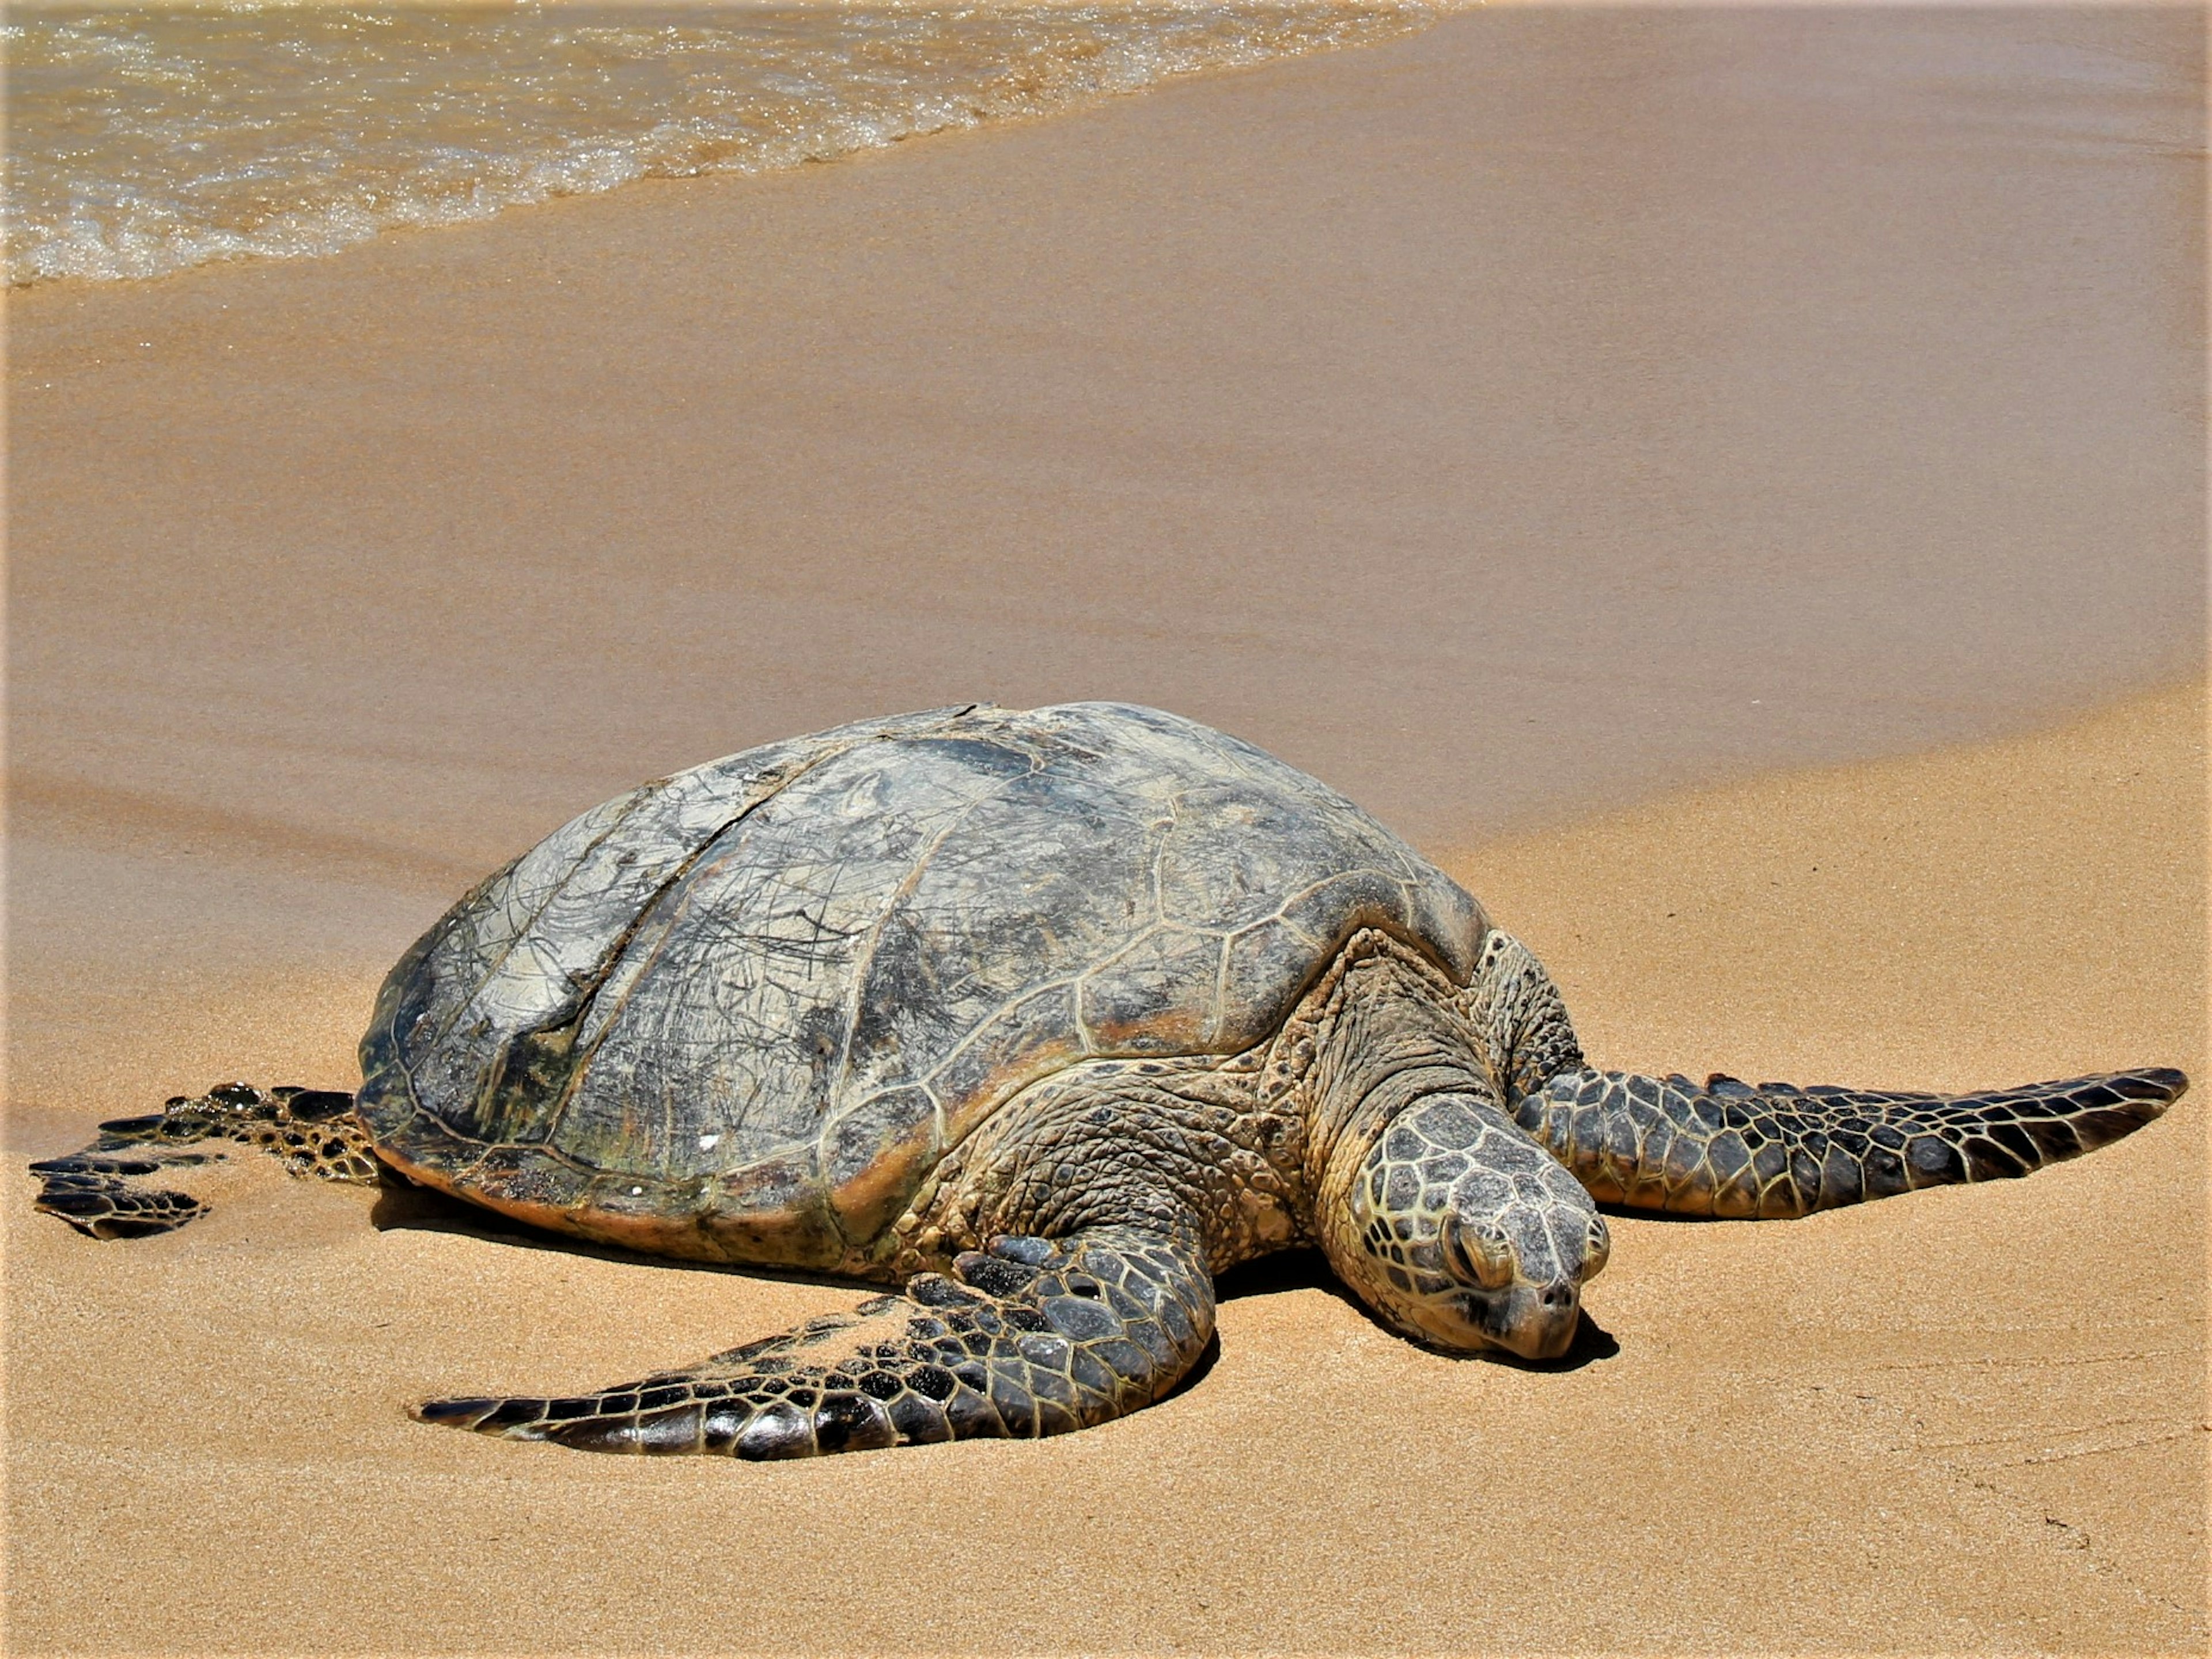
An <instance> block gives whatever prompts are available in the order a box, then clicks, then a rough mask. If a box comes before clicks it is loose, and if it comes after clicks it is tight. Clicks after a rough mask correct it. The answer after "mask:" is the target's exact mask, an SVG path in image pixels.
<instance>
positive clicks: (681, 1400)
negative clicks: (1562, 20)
mask: <svg viewBox="0 0 2212 1659" xmlns="http://www.w3.org/2000/svg"><path fill="white" fill-rule="evenodd" d="M1212 1334H1213V1284H1212V1278H1211V1276H1210V1275H1209V1274H1208V1273H1207V1272H1206V1267H1205V1264H1204V1261H1203V1259H1202V1257H1201V1255H1200V1251H1199V1249H1198V1246H1197V1244H1196V1243H1195V1241H1194V1240H1192V1239H1189V1238H1187V1237H1169V1236H1166V1235H1164V1234H1161V1233H1158V1232H1153V1231H1149V1230H1146V1229H1141V1228H1135V1227H1095V1228H1090V1229H1086V1230H1085V1231H1080V1232H1077V1233H1075V1234H1073V1235H1072V1236H1070V1237H1067V1238H1065V1239H1062V1240H1059V1241H1057V1242H1054V1241H1048V1240H1045V1239H1042V1238H1000V1239H998V1240H995V1241H994V1242H993V1243H992V1245H991V1247H990V1249H988V1250H987V1251H986V1252H977V1251H969V1252H968V1253H967V1254H965V1255H962V1256H960V1257H959V1258H958V1259H957V1261H955V1262H954V1263H953V1269H952V1273H951V1276H950V1277H946V1276H945V1275H942V1274H938V1273H923V1274H921V1275H920V1276H918V1277H916V1278H915V1279H912V1280H911V1281H909V1282H908V1285H907V1288H906V1293H905V1294H904V1295H902V1296H882V1297H874V1298H873V1299H872V1300H870V1301H867V1302H864V1303H862V1304H860V1307H859V1308H858V1309H856V1310H854V1312H852V1313H850V1314H832V1315H828V1316H824V1317H823V1318H820V1319H814V1320H810V1321H808V1322H806V1323H805V1324H804V1325H802V1326H800V1327H799V1328H798V1329H796V1330H793V1331H787V1332H785V1333H783V1334H781V1335H777V1336H771V1337H767V1338H764V1339H763V1340H760V1341H757V1342H749V1343H747V1344H746V1345H744V1346H743V1347H738V1348H732V1349H731V1350H730V1351H729V1352H726V1353H719V1354H716V1355H714V1357H713V1358H710V1359H706V1360H702V1362H701V1363H699V1364H696V1365H692V1366H689V1367H687V1368H685V1369H684V1370H675V1371H665V1372H661V1373H659V1374H658V1375H655V1376H648V1377H644V1378H641V1380H639V1381H637V1382H635V1383H626V1384H623V1385H622V1386H620V1387H617V1388H612V1389H602V1390H600V1391H599V1392H598V1393H596V1394H588V1395H576V1396H574V1397H572V1398H568V1399H507V1400H495V1399H472V1400H440V1401H430V1402H428V1404H425V1405H422V1406H418V1407H416V1408H415V1411H414V1415H415V1416H416V1418H417V1419H420V1420H421V1421H422V1422H425V1423H445V1424H450V1425H453V1427H455V1428H463V1429H474V1430H476V1431H477V1432H479V1433H482V1434H496V1435H502V1436H505V1437H507V1438H509V1439H514V1440H554V1441H558V1442H559V1443H561V1444H562V1445H564V1446H574V1447H577V1448H580V1449H583V1450H586V1451H609V1452H651V1453H682V1452H690V1453H703V1454H710V1455H720V1456H726V1457H743V1458H750V1459H766V1458H783V1457H811V1456H816V1455H820V1454H823V1453H826V1452H837V1451H864V1450H870V1449H874V1448H877V1447H881V1446H900V1445H909V1444H920V1443H927V1442H931V1441H939V1440H971V1439H1006V1438H1013V1439H1030V1438H1034V1437H1037V1436H1040V1435H1047V1434H1064V1433H1066V1432H1067V1431H1069V1430H1072V1429H1082V1428H1088V1427H1090V1426H1091V1425H1093V1424H1097V1423H1103V1422H1105V1421H1107V1420H1108V1419H1112V1418H1116V1417H1122V1416H1126V1415H1127V1413H1131V1412H1133V1411H1136V1410H1138V1409H1139V1408H1140V1407H1145V1406H1149V1405H1151V1404H1152V1402H1153V1401H1156V1400H1158V1398H1159V1397H1160V1396H1161V1395H1164V1394H1165V1393H1166V1392H1167V1391H1168V1390H1169V1389H1172V1388H1173V1387H1174V1386H1175V1385H1176V1383H1178V1382H1180V1381H1181V1380H1182V1377H1183V1376H1184V1375H1185V1374H1186V1373H1187V1372H1188V1370H1190V1368H1191V1366H1192V1365H1193V1364H1194V1363H1195V1362H1196V1361H1197V1358H1198V1356H1199V1354H1200V1352H1201V1351H1202V1350H1203V1349H1204V1347H1205V1346H1206V1342H1207V1341H1208V1340H1209V1339H1210V1338H1211V1337H1212Z"/></svg>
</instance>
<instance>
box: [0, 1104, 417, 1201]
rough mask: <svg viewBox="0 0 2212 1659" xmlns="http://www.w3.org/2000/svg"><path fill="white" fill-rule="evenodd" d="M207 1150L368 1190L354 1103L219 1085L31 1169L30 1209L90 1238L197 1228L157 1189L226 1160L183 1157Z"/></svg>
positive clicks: (370, 1170)
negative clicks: (241, 1154)
mask: <svg viewBox="0 0 2212 1659" xmlns="http://www.w3.org/2000/svg"><path fill="white" fill-rule="evenodd" d="M210 1140H235V1141H243V1142H245V1143H246V1144H247V1145H249V1146H258V1147H260V1148H261V1149H262V1150H263V1151H264V1152H270V1153H271V1154H272V1155H274V1156H275V1157H276V1158H281V1159H282V1160H283V1164H284V1166H285V1168H286V1169H288V1170H290V1171H291V1172H292V1173H293V1174H294V1175H295V1176H316V1177H318V1178H319V1179H321V1180H324V1181H344V1182H359V1183H362V1184H363V1185H374V1184H375V1183H376V1182H377V1180H378V1178H379V1176H378V1166H377V1163H376V1160H375V1158H374V1156H372V1155H371V1152H370V1151H369V1139H368V1133H367V1132H366V1131H365V1130H363V1129H362V1127H361V1124H360V1123H359V1121H357V1120H356V1118H355V1117H354V1115H353V1097H352V1096H351V1095H346V1094H340V1093H337V1091H334V1090H329V1089H303V1088H299V1087H296V1086H291V1085H288V1086H286V1087H283V1088H279V1089H270V1090H265V1091H264V1090H260V1089H257V1088H255V1087H253V1085H251V1084H247V1083H220V1084H217V1085H216V1086H215V1087H214V1088H212V1089H210V1090H209V1091H207V1093H205V1094H204V1095H201V1096H198V1097H190V1096H185V1095H179V1096H178V1097H175V1098H174V1099H173V1100H171V1101H170V1102H169V1103H168V1104H167V1106H166V1107H165V1108H163V1109H161V1111H159V1112H155V1113H151V1114H149V1115H146V1116H144V1117H126V1118H116V1119H114V1120H112V1121H109V1122H106V1123H103V1124H101V1125H100V1135H99V1138H98V1139H95V1140H94V1142H93V1143H92V1145H90V1146H87V1147H86V1148H85V1149H84V1150H83V1151H82V1152H73V1153H71V1154H70V1156H68V1157H67V1158H42V1159H40V1161H39V1162H37V1163H35V1164H32V1165H31V1167H30V1173H31V1174H32V1175H33V1176H36V1177H37V1178H38V1181H39V1182H40V1191H39V1196H38V1198H37V1199H36V1200H34V1201H33V1206H32V1207H33V1208H34V1209H37V1210H40V1211H42V1212H45V1213H46V1214H47V1215H52V1216H59V1217H60V1218H62V1219H63V1220H64V1221H66V1222H67V1223H69V1225H70V1226H72V1227H74V1228H76V1230H77V1231H79V1232H81V1233H82V1234H84V1235H85V1236H86V1237H88V1238H100V1239H108V1238H148V1237H152V1236H154V1235H155V1234H157V1233H167V1232H174V1231H176V1230H177V1229H178V1228H179V1227H182V1226H184V1225H186V1224H188V1223H190V1222H193V1221H197V1220H198V1219H199V1218H200V1217H202V1216H204V1215H205V1214H206V1213H207V1212H208V1206H207V1205H206V1203H205V1202H204V1200H200V1199H197V1198H194V1197H193V1196H191V1194H189V1193H179V1192H174V1191H172V1190H170V1189H169V1188H167V1187H164V1186H161V1185H158V1184H155V1183H156V1182H157V1181H158V1180H159V1179H160V1178H161V1177H164V1176H173V1174H174V1172H175V1171H176V1170H181V1169H189V1168H191V1166H193V1165H196V1164H206V1163H208V1162H209V1161H210V1159H211V1158H221V1157H222V1153H220V1152H213V1153H210V1152H191V1151H188V1150H186V1149H187V1148H189V1147H192V1146H198V1145H201V1144H202V1143H204V1142H206V1141H210Z"/></svg>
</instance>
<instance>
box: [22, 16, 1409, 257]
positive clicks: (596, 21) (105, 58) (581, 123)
mask: <svg viewBox="0 0 2212 1659" xmlns="http://www.w3.org/2000/svg"><path fill="white" fill-rule="evenodd" d="M1427 15H1428V14H1427V11H1426V9H1425V7H1423V6H1420V5H1413V4H1366V5H1349V4H1332V3H1289V4H1284V3H1277V4H1208V5H1198V4H1183V5H1135V6H1130V5H1110V6H1080V7H1075V6H1054V5H1044V6H1018V7H1013V6H1005V7H1001V6H987V7H935V6H932V7H922V6H900V5H889V6H872V7H866V8H861V7H843V6H824V5H811V6H793V7H751V6H744V7H719V8H712V9H681V10H679V9H658V8H653V9H647V8H642V7H638V6H624V7H621V8H608V9H597V8H594V9H576V8H569V7H562V6H537V5H526V6H509V7H483V6H477V7H470V8H454V7H435V8H424V7H410V8H404V9H374V10H372V9H337V8H331V7H325V6H290V5H288V6H251V5H248V6H238V5H232V6H227V7H222V8H198V9H100V10H82V11H74V10H73V11H63V10H58V9H44V8H29V9H25V8H17V9H14V10H13V11H12V13H11V15H10V17H9V21H8V22H7V24H6V25H5V27H4V28H0V40H4V42H5V46H6V52H7V58H8V66H7V114H8V122H9V134H8V148H7V155H6V156H5V159H4V164H0V165H4V171H3V172H0V190H4V197H5V209H6V222H5V233H4V258H3V260H0V269H4V273H5V276H6V280H7V281H8V282H9V283H10V284H21V283H33V282H38V281H42V280H48V279H52V278H57V277H74V278H79V279H114V278H125V277H144V276H160V275H161V274H163V273H165V272H168V271H173V270H182V269H185V268H186V267H189V266H192V265H197V264H204V263H206V262H207V261H209V260H213V259H230V258H249V257H256V256H258V257H264V258H270V257H273V258H287V257H299V256H303V255H317V254H327V253H331V252H337V250H339V249H341V248H343V247H346V246H350V245H352V244H354V243H356V242H360V241H362V240H366V239H368V238H369V237H372V236H374V235H376V234H379V233H380V232H382V231H384V230H386V229H389V228H394V227H398V226H428V225H444V224H454V223H459V222H465V221H469V220H474V219H483V218H486V217H489V216H491V215H493V214H495V213H498V212H501V211H502V210H506V209H507V208H511V207H516V206H520V205H522V204H528V203H534V202H542V201H544V200H546V199H548V198H549V197H556V196H568V195H577V194H582V193H587V192H591V191H605V190H611V189H613V188H614V187H616V186H617V185H623V184H625V183H627V182H629V180H631V179H639V178H643V177H647V176H650V175H658V176H663V177H679V176H684V175H688V174H696V173H721V172H739V173H748V172H759V171H763V170H767V169H771V168H777V167H792V166H795V165H797V164H798V163H800V162H803V161H827V160H829V159H832V158H834V157H836V156H841V155H849V154H851V153H852V152H854V151H856V150H861V149H871V148H874V147H878V146H881V145H884V144H890V143H896V142H897V141H898V140H900V139H902V138H907V137H914V136H915V135H918V134H921V133H928V132H935V131H943V130H945V129H947V128H957V127H969V126H975V125H982V124H984V123H988V122H996V121H1007V120H1016V119H1020V118H1024V117H1029V116H1035V115H1040V114H1045V113H1048V112H1054V111H1058V110H1064V109H1067V108H1070V107H1073V106H1079V105H1082V104H1085V103H1089V102H1091V101H1094V100H1098V99H1101V98H1105V97H1109V96H1111V95H1113V94H1118V93H1125V92H1131V91H1134V90H1137V89H1138V88H1143V87H1146V86H1149V85H1152V84H1153V83H1154V82H1158V81H1161V80H1164V79H1166V78H1169V77H1170V76H1183V75H1190V74H1195V73H1200V72H1203V71H1206V70H1219V69H1226V68H1234V67H1237V66H1241V65H1246V64H1259V63H1263V62H1266V61H1268V60H1270V59H1273V58H1282V57H1286V56H1291V55H1295V54H1298V53H1303V52H1316V51H1322V50H1326V49H1328V48H1332V47H1337V46H1357V45H1361V44H1364V43H1367V42H1370V41H1375V40H1383V39H1387V38H1389V37H1390V36H1392V35H1395V34H1400V33H1406V32H1407V31H1409V30H1412V29H1414V28H1418V27H1421V26H1422V25H1423V24H1424V23H1425V21H1427Z"/></svg>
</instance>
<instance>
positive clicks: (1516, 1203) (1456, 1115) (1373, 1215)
mask: <svg viewBox="0 0 2212 1659" xmlns="http://www.w3.org/2000/svg"><path fill="white" fill-rule="evenodd" d="M1500 939H1503V940H1504V946H1510V951H1507V950H1505V949H1504V947H1503V946H1499V945H1497V944H1496V942H1495V941H1497V940H1500ZM1363 943H1364V944H1365V945H1366V948H1365V950H1364V951H1361V952H1360V953H1359V954H1358V955H1355V954H1354V952H1353V951H1350V950H1348V951H1346V960H1345V962H1344V963H1343V966H1342V969H1341V972H1340V975H1339V977H1338V980H1337V983H1336V984H1335V986H1334V987H1333V989H1332V991H1331V994H1330V1000H1329V1004H1328V1007H1327V1008H1326V1010H1325V1011H1324V1012H1323V1014H1322V1018H1320V1019H1319V1020H1318V1021H1317V1022H1316V1024H1317V1028H1318V1029H1317V1030H1316V1039H1315V1042H1314V1060H1313V1065H1312V1068H1311V1071H1310V1073H1309V1075H1308V1078H1307V1079H1306V1094H1307V1099H1308V1103H1309V1114H1310V1116H1309V1121H1310V1138H1309V1142H1308V1148H1307V1158H1308V1181H1309V1184H1310V1191H1311V1192H1312V1194H1313V1212H1312V1213H1313V1223H1312V1225H1313V1229H1314V1231H1315V1233H1316V1236H1317V1237H1318V1238H1319V1241H1320V1243H1321V1245H1322V1249H1323V1250H1324V1251H1325V1252H1326V1253H1327V1255H1328V1259H1329V1263H1330V1266H1331V1267H1334V1269H1335V1270H1336V1273H1337V1274H1338V1276H1339V1277H1340V1278H1341V1279H1343V1280H1344V1281H1345V1282H1346V1284H1347V1285H1350V1286H1351V1287H1352V1289H1353V1290H1355V1291H1358V1294H1359V1295H1360V1297H1361V1298H1362V1299H1363V1300H1364V1301H1365V1302H1366V1303H1367V1304H1368V1305H1369V1306H1370V1307H1371V1308H1373V1309H1374V1310H1376V1313H1377V1314H1378V1315H1380V1316H1382V1317H1383V1319H1384V1320H1385V1321H1386V1322H1389V1324H1391V1325H1393V1326H1395V1328H1398V1329H1399V1330H1401V1331H1402V1332H1404V1333H1405V1334H1407V1335H1409V1336H1412V1337H1413V1338H1415V1339H1416V1340H1420V1341H1424V1342H1427V1343H1430V1344H1431V1345H1433V1346H1437V1347H1441V1348H1444V1349H1448V1350H1450V1351H1452V1352H1480V1351H1482V1350H1486V1349H1499V1350H1504V1351H1505V1352H1510V1353H1513V1354H1516V1355H1518V1356H1520V1357H1522V1358H1528V1359H1551V1358H1558V1357H1559V1356H1560V1355H1561V1354H1564V1353H1565V1352H1566V1351H1567V1349H1568V1347H1569V1346H1571V1343H1572V1341H1573V1340H1574V1334H1575V1330H1576V1328H1577V1324H1578V1323H1579V1321H1580V1316H1581V1287H1582V1285H1583V1283H1584V1281H1586V1280H1587V1279H1589V1278H1590V1277H1592V1276H1593V1275H1595V1273H1597V1272H1598V1270H1599V1269H1600V1268H1601V1267H1603V1266H1604V1262H1605V1257H1606V1252H1607V1248H1608V1243H1607V1235H1606V1228H1605V1223H1604V1221H1603V1220H1602V1219H1601V1218H1600V1217H1599V1215H1598V1213H1597V1208H1596V1206H1595V1204H1594V1203H1593V1202H1592V1201H1591V1200H1590V1198H1589V1194H1588V1193H1586V1192H1585V1191H1584V1190H1583V1188H1582V1186H1581V1185H1580V1183H1578V1182H1577V1181H1576V1180H1575V1179H1574V1177H1573V1176H1571V1175H1570V1174H1569V1173H1568V1172H1567V1171H1566V1170H1565V1169H1564V1168H1562V1167H1561V1166H1560V1165H1559V1163H1558V1161H1557V1160H1555V1159H1554V1158H1552V1157H1551V1155H1550V1154H1549V1153H1547V1152H1545V1151H1544V1150H1543V1148H1542V1147H1541V1146H1538V1145H1537V1144H1536V1143H1535V1142H1534V1140H1532V1139H1529V1137H1528V1135H1527V1134H1526V1133H1523V1132H1522V1130H1521V1128H1520V1127H1519V1126H1518V1125H1516V1123H1514V1121H1512V1120H1511V1118H1510V1116H1508V1115H1507V1114H1506V1113H1505V1111H1504V1110H1503V1109H1502V1101H1501V1091H1502V1090H1504V1089H1510V1088H1513V1087H1515V1086H1516V1085H1517V1084H1518V1081H1519V1077H1518V1074H1519V1073H1522V1072H1530V1073H1533V1072H1534V1071H1536V1070H1538V1069H1541V1067H1543V1066H1551V1065H1555V1064H1557V1063H1558V1062H1559V1060H1560V1059H1561V1058H1562V1057H1563V1056H1564V1055H1565V1054H1568V1053H1570V1052H1571V1053H1573V1054H1574V1056H1575V1059H1576V1060H1579V1051H1578V1050H1575V1048H1574V1042H1573V1033H1572V1030H1571V1028H1570V1027H1568V1026H1567V1024H1566V1022H1565V1012H1564V1010H1560V1011H1558V1018H1557V1019H1556V1021H1552V1020H1549V1019H1545V1020H1541V1021H1538V1022H1536V1023H1535V1024H1528V1012H1529V1010H1528V1007H1527V1006H1526V998H1525V997H1522V995H1520V994H1519V993H1518V992H1517V991H1516V989H1515V987H1513V986H1511V985H1506V984H1501V983H1500V982H1499V981H1498V975H1497V974H1496V973H1494V972H1479V973H1478V975H1477V978H1476V980H1475V981H1474V984H1473V985H1472V986H1470V987H1468V990H1467V991H1465V992H1461V991H1459V990H1457V989H1455V987H1452V986H1451V985H1449V983H1448V982H1446V981H1444V980H1443V978H1442V976H1441V975H1438V974H1437V973H1436V971H1435V970H1434V969H1431V967H1429V965H1428V964H1427V963H1425V962H1423V961H1422V960H1421V959H1420V958H1419V957H1416V956H1414V955H1413V953H1412V952H1411V951H1407V950H1405V949H1404V948H1403V947H1401V946H1397V945H1395V944H1392V943H1391V942H1389V941H1387V940H1376V941H1373V942H1368V941H1366V940H1365V939H1363V940H1356V941H1355V942H1354V944H1355V946H1358V945H1362V944H1363ZM1515 951H1517V952H1518V953H1519V955H1520V956H1521V957H1526V956H1527V952H1526V951H1522V950H1521V947H1519V946H1518V945H1516V944H1514V942H1513V941H1511V940H1510V939H1506V938H1505V936H1504V935H1494V936H1493V944H1492V947H1491V948H1490V949H1488V950H1486V953H1485V957H1484V969H1496V968H1498V966H1500V964H1501V963H1503V965H1504V966H1505V967H1506V968H1508V969H1510V968H1512V967H1514V966H1516V965H1517V964H1516V963H1515V962H1514V961H1513V959H1512V957H1511V952H1515ZM1531 960H1532V961H1533V959H1531ZM1534 982H1535V983H1536V984H1538V985H1540V986H1541V987H1542V988H1543V989H1544V990H1545V991H1548V990H1549V981H1548V980H1547V979H1544V978H1543V976H1542V975H1541V969H1539V970H1537V972H1536V975H1535V976H1534ZM1553 1000H1554V1001H1556V994H1553ZM1501 1005H1502V1006H1501Z"/></svg>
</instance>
